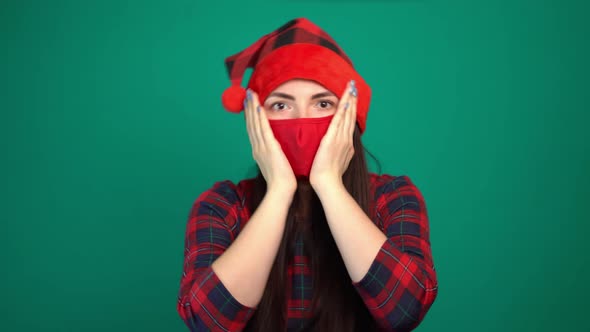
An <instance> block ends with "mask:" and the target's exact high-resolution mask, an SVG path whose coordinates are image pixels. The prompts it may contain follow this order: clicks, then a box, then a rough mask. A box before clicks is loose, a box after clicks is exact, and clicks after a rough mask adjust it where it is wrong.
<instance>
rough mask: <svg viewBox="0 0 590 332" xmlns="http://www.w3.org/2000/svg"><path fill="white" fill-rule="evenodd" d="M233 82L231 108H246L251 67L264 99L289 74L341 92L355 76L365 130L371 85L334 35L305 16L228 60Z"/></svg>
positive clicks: (228, 96)
mask: <svg viewBox="0 0 590 332" xmlns="http://www.w3.org/2000/svg"><path fill="white" fill-rule="evenodd" d="M225 66H226V69H227V72H228V75H229V77H230V80H231V83H232V85H231V87H229V88H228V89H226V90H225V91H224V93H223V95H222V103H223V105H224V107H225V108H226V110H228V111H230V112H236V113H239V112H240V111H241V110H242V109H243V100H244V98H245V95H246V92H245V89H244V88H243V87H242V86H241V83H242V78H243V75H244V73H245V71H246V69H248V68H253V69H254V71H253V73H252V76H251V78H250V82H249V83H248V87H249V88H251V89H252V90H254V91H255V92H257V93H258V95H259V97H260V101H261V102H264V100H265V99H266V97H267V96H268V94H270V92H272V90H274V89H275V88H276V87H278V86H279V85H280V84H282V83H284V82H286V81H288V80H290V79H295V78H299V79H309V80H314V81H316V82H318V83H319V84H321V85H323V86H324V87H325V88H326V89H328V90H330V91H331V92H332V93H334V94H335V95H336V96H338V97H339V96H340V95H341V93H342V91H343V90H344V88H345V86H346V84H347V83H348V81H350V80H351V79H354V80H355V81H356V86H357V91H358V104H357V122H358V124H359V126H360V128H361V132H364V129H365V122H366V117H367V112H368V107H369V103H370V96H371V89H370V87H369V86H368V85H367V84H366V83H365V81H364V80H363V78H362V77H361V76H360V75H359V74H358V73H357V72H356V71H355V69H354V66H353V63H352V61H351V60H350V58H349V57H348V56H347V55H346V53H345V52H344V51H343V50H342V48H340V46H338V44H337V43H336V42H335V41H334V39H333V38H332V37H331V36H330V35H328V34H327V33H326V32H325V31H324V30H322V29H321V28H320V27H318V26H317V25H315V24H314V23H312V22H311V21H310V20H308V19H306V18H296V19H293V20H291V21H289V22H287V23H285V24H283V25H282V26H281V27H279V28H278V29H276V30H274V31H272V32H271V33H269V34H266V35H264V36H262V37H261V38H259V39H258V40H257V41H256V42H255V43H253V44H252V45H250V46H249V47H247V48H246V49H244V50H243V51H240V52H238V53H236V54H234V55H232V56H229V57H227V58H226V59H225Z"/></svg>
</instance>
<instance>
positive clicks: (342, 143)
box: [309, 81, 358, 190]
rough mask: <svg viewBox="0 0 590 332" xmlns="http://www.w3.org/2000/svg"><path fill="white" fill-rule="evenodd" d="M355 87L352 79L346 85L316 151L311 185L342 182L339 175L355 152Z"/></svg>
mask: <svg viewBox="0 0 590 332" xmlns="http://www.w3.org/2000/svg"><path fill="white" fill-rule="evenodd" d="M357 93H358V92H357V90H356V87H355V86H354V81H351V82H349V83H348V84H347V85H346V89H345V90H344V92H343V93H342V97H341V98H340V101H339V102H338V109H337V110H336V113H335V114H334V118H332V121H331V123H330V126H329V127H328V130H327V132H326V134H325V135H324V137H323V138H322V140H321V142H320V146H319V148H318V151H317V152H316V155H315V158H314V160H313V164H312V166H311V171H310V174H309V182H310V184H311V185H312V187H313V188H314V189H316V190H317V188H318V187H321V186H324V185H326V184H327V185H330V184H338V183H342V175H343V174H344V172H345V171H346V169H347V168H348V165H349V163H350V161H351V160H352V157H353V156H354V147H353V144H352V136H353V133H354V128H355V126H356V103H357Z"/></svg>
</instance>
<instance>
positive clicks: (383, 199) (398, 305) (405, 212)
mask: <svg viewBox="0 0 590 332" xmlns="http://www.w3.org/2000/svg"><path fill="white" fill-rule="evenodd" d="M376 204H377V209H376V211H377V216H376V218H377V221H379V224H380V226H381V227H382V228H381V229H382V231H383V232H384V233H385V235H386V236H387V240H386V241H385V242H384V243H383V245H382V246H381V248H380V250H379V252H378V253H377V256H376V257H375V259H374V261H373V263H372V265H371V266H370V268H369V270H368V272H367V274H366V275H365V276H364V277H363V278H362V279H361V280H359V281H358V282H356V283H355V282H353V285H354V286H355V288H356V289H357V291H358V292H359V294H360V295H361V297H362V299H363V301H364V302H365V304H366V306H367V308H368V309H369V311H370V312H371V314H372V316H373V317H374V318H375V320H376V321H377V323H378V325H379V326H380V327H381V329H382V330H384V331H411V330H412V329H414V328H416V327H417V326H418V325H419V324H420V322H421V321H422V319H423V318H424V316H425V315H426V313H427V311H428V310H429V309H430V307H431V306H432V304H433V302H434V300H435V298H436V295H437V292H438V282H437V277H436V271H435V268H434V264H433V260H432V252H431V247H430V238H429V237H430V229H429V223H428V215H427V211H426V204H425V202H424V198H423V197H422V194H421V192H420V191H419V190H418V188H417V187H416V186H415V185H414V184H413V183H412V181H411V180H410V179H409V178H408V177H407V176H405V175H404V176H399V177H393V176H389V175H387V181H384V182H382V183H381V184H380V185H379V186H378V187H377V189H376Z"/></svg>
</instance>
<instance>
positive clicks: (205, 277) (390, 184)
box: [177, 173, 438, 331]
mask: <svg viewBox="0 0 590 332" xmlns="http://www.w3.org/2000/svg"><path fill="white" fill-rule="evenodd" d="M369 174H370V183H371V188H372V190H374V192H375V196H374V197H375V203H376V204H377V206H376V209H377V210H376V218H375V219H376V220H373V222H374V223H375V224H376V225H377V227H379V229H381V231H382V232H383V233H384V234H385V235H386V236H387V237H388V239H387V241H385V243H384V244H383V245H382V246H381V249H380V250H379V252H378V253H377V256H376V257H375V259H374V261H373V263H372V265H371V266H370V268H369V271H368V272H367V274H366V275H365V276H364V277H363V278H362V280H360V281H359V282H357V283H353V282H352V280H351V283H352V284H353V285H354V287H355V288H356V290H357V291H358V292H359V294H360V295H361V297H362V299H363V301H364V302H365V304H366V306H367V308H369V311H370V312H371V314H372V316H373V318H374V319H375V320H376V321H377V323H378V325H379V326H380V327H381V328H382V330H383V331H409V330H411V329H413V328H415V327H416V326H418V324H419V323H420V322H421V321H422V319H423V318H424V316H425V315H426V312H427V311H428V310H429V308H430V307H431V305H432V303H433V302H434V300H435V298H436V295H437V291H438V283H437V278H436V272H435V268H434V264H433V261H432V253H431V248H430V240H429V233H430V231H429V223H428V215H427V212H426V205H425V202H424V198H423V197H422V194H421V192H420V191H419V190H418V188H417V187H416V186H415V185H414V184H413V183H412V182H411V181H410V179H409V178H408V177H407V176H392V175H387V174H383V175H377V174H374V173H369ZM251 185H252V179H246V180H242V181H240V182H239V183H238V184H237V185H235V184H234V183H232V182H231V181H229V180H226V181H221V182H216V183H215V184H214V185H213V187H212V188H210V189H209V190H207V191H205V192H203V193H202V194H201V195H200V196H199V197H198V198H197V199H196V200H195V202H194V204H193V206H192V209H191V211H190V215H189V218H188V223H187V226H186V238H185V249H184V268H183V273H182V277H181V280H180V291H179V293H178V304H177V310H178V313H179V314H180V317H181V318H182V319H183V321H184V322H185V323H186V325H187V326H188V327H189V329H190V330H191V331H241V330H242V329H243V328H244V327H245V325H246V323H247V322H248V320H249V319H250V317H251V316H252V314H253V313H254V310H255V309H254V308H250V307H247V306H244V305H242V304H241V303H240V302H238V301H237V300H236V299H235V298H234V297H233V296H232V295H231V293H230V292H229V291H228V290H227V289H226V288H225V286H224V285H223V283H222V282H221V281H220V279H219V278H218V276H217V275H216V274H215V272H214V271H213V269H212V268H211V264H212V263H213V261H215V259H216V258H217V257H219V256H220V255H221V254H223V252H224V251H225V249H226V248H227V247H228V246H229V245H230V244H231V243H232V241H233V240H234V239H235V238H236V237H237V236H238V234H239V233H240V230H241V229H242V228H243V227H244V224H245V223H246V222H247V220H248V219H249V217H250V211H248V209H247V208H246V205H245V199H246V193H247V192H248V190H249V188H250V187H251ZM298 247H300V246H298ZM293 262H294V263H297V264H298V265H299V264H303V266H289V280H288V285H289V287H288V294H290V296H289V297H288V298H289V300H288V308H287V309H288V311H287V312H288V316H287V317H288V321H287V327H288V331H295V330H296V329H297V328H298V327H299V326H300V325H301V323H302V322H304V321H305V320H306V319H308V318H309V317H308V316H307V315H308V314H309V313H310V310H309V309H310V308H309V305H310V303H311V295H312V294H311V284H310V283H311V278H310V276H311V271H310V268H309V267H308V266H305V265H307V264H308V260H307V257H306V256H301V255H298V254H297V253H296V257H295V259H294V260H293ZM293 289H297V290H302V291H297V292H294V291H292V290H293ZM305 309H308V310H305Z"/></svg>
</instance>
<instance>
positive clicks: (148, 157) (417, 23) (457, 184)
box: [0, 0, 590, 332]
mask: <svg viewBox="0 0 590 332" xmlns="http://www.w3.org/2000/svg"><path fill="white" fill-rule="evenodd" d="M586 3H587V2H585V1H557V0H556V1H514V0H513V1H468V0H466V1H435V0H432V1H385V0H382V1H344V0H342V1H337V0H332V1H328V0H324V1H311V0H309V1H268V2H263V1H242V2H233V3H228V2H225V1H198V2H197V1H188V0H179V1H170V0H168V1H49V0H48V1H6V0H4V1H2V2H1V5H0V43H1V52H0V84H1V85H0V98H1V99H0V100H1V103H0V109H1V112H0V114H1V118H0V123H1V128H0V129H1V130H0V135H1V136H0V138H1V144H2V162H1V166H0V167H1V174H2V178H1V184H0V187H1V188H2V189H1V195H2V196H1V197H0V201H1V204H2V206H1V209H2V210H1V216H2V222H1V225H2V226H1V227H2V231H1V237H2V238H1V244H0V245H1V251H0V252H1V257H2V267H1V273H0V278H1V280H0V285H1V286H0V287H1V288H0V292H1V293H0V294H2V295H1V296H0V298H1V299H0V316H1V319H0V330H2V331H105V330H107V329H108V330H109V331H130V330H137V331H184V330H185V327H184V324H183V322H182V321H181V320H180V317H179V316H178V314H177V312H176V300H177V299H176V296H177V292H178V288H179V281H180V275H181V271H182V257H183V256H182V255H183V246H184V231H185V224H186V219H187V216H188V212H189V210H190V208H191V205H192V203H193V201H194V200H195V199H196V197H197V196H198V195H199V194H200V193H201V192H202V191H203V190H205V189H207V188H208V187H210V186H211V185H212V184H213V183H214V182H215V181H220V180H224V179H231V180H234V181H238V180H239V179H242V178H244V177H246V176H251V175H252V174H253V168H252V166H253V165H254V164H253V163H254V161H253V160H252V158H251V150H250V146H249V143H248V139H247V135H246V130H245V127H244V120H243V116H242V115H241V114H240V115H234V114H230V113H228V112H225V111H224V110H223V108H222V107H221V103H220V96H221V93H222V91H223V89H225V88H226V87H228V86H229V79H228V77H227V74H226V72H225V68H224V65H223V60H224V59H225V57H226V56H229V55H231V54H234V53H236V52H238V51H240V50H242V49H243V48H245V47H247V46H248V45H250V44H251V43H252V42H253V41H255V40H256V39H258V38H259V37H260V36H262V35H263V34H266V33H268V32H270V31H272V30H274V29H275V28H277V27H279V26H280V25H282V24H283V23H285V22H286V21H287V20H289V19H291V18H294V17H300V16H305V17H308V18H310V19H311V20H312V21H314V22H315V23H317V24H318V25H320V26H321V27H322V28H324V29H325V30H326V31H327V32H328V33H330V34H331V35H332V37H334V39H336V41H337V42H338V43H339V44H340V45H341V46H342V47H343V49H344V50H345V51H346V52H347V53H348V55H349V56H350V57H351V58H352V60H353V61H354V62H355V66H356V68H357V70H358V71H359V73H360V74H361V75H363V77H364V78H365V79H366V81H367V82H368V83H369V84H370V85H371V87H372V89H373V99H372V104H371V111H370V113H369V118H368V123H367V128H368V129H367V132H366V134H365V135H364V136H363V140H364V143H365V145H366V146H367V148H368V149H369V150H370V151H371V152H373V153H374V154H375V155H376V156H377V157H378V159H379V160H380V162H381V164H382V166H383V168H382V170H383V172H385V173H389V174H394V175H402V174H405V175H408V176H410V178H411V179H413V181H414V182H415V183H416V185H417V186H418V187H419V188H420V189H421V191H422V192H423V194H424V196H425V199H426V202H427V206H428V213H429V216H430V223H431V242H432V249H433V255H434V260H435V264H436V268H437V271H438V278H439V295H438V298H437V299H436V301H435V303H434V305H433V306H432V308H431V310H430V312H429V313H428V315H427V316H426V318H425V320H424V321H423V323H422V324H421V325H420V327H419V328H418V329H416V330H417V331H422V332H426V331H454V332H457V331H588V330H590V322H589V321H588V320H587V319H586V317H585V314H586V311H587V310H584V308H586V309H587V308H588V305H587V303H585V300H586V299H587V298H588V297H589V296H590V292H589V290H588V284H587V283H588V280H590V269H589V267H588V253H589V252H590V245H589V241H588V240H587V239H586V237H587V234H588V225H587V224H588V222H589V221H590V218H589V213H588V209H587V206H588V199H589V198H590V192H589V186H590V176H589V170H590V162H589V159H590V154H589V153H588V152H589V151H588V150H589V148H590V144H589V143H590V137H589V134H588V131H587V127H588V124H589V123H588V119H589V117H588V115H587V114H586V113H587V112H588V111H589V107H588V96H589V93H588V86H589V82H588V77H589V74H590V73H589V70H588V69H589V68H588V67H589V66H588V59H590V52H589V46H588V32H589V29H588V24H587V23H586V22H585V21H586V20H587V17H588V12H589V9H590V6H589V5H586ZM373 170H376V168H373Z"/></svg>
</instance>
